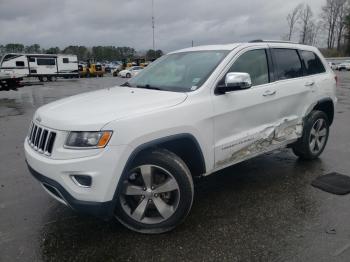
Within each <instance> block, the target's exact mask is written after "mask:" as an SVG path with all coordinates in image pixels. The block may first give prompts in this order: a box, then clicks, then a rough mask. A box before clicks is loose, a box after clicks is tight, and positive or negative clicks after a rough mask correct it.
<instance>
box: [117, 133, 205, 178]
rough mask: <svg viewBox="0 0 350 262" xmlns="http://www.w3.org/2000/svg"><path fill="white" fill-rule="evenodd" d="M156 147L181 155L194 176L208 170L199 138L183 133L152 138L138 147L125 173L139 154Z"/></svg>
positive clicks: (127, 163) (133, 152)
mask: <svg viewBox="0 0 350 262" xmlns="http://www.w3.org/2000/svg"><path fill="white" fill-rule="evenodd" d="M155 148H165V149H167V150H169V151H171V152H173V153H174V154H176V155H177V156H179V157H180V158H181V159H182V160H183V161H184V162H185V163H186V165H187V166H188V168H189V169H190V171H191V174H192V175H193V176H199V175H202V174H204V173H205V172H206V165H205V159H204V155H203V152H202V149H201V147H200V145H199V143H198V141H197V139H196V138H195V137H194V136H193V135H192V134H189V133H182V134H176V135H170V136H166V137H162V138H158V139H155V140H151V141H148V142H146V143H143V144H141V145H139V146H138V147H136V148H135V149H134V150H133V151H132V153H131V154H130V156H129V158H128V160H127V162H126V165H125V167H124V170H123V173H124V172H125V171H126V170H128V169H129V168H130V165H131V164H132V162H133V161H134V160H135V159H136V158H137V156H139V155H140V154H142V153H144V152H146V151H148V150H151V149H155Z"/></svg>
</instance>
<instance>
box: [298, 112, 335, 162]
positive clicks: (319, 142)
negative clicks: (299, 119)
mask: <svg viewBox="0 0 350 262" xmlns="http://www.w3.org/2000/svg"><path fill="white" fill-rule="evenodd" d="M328 135H329V120H328V118H327V115H326V114H325V113H324V112H322V111H312V112H311V113H310V114H309V116H308V117H307V118H306V119H305V122H304V130H303V136H302V137H301V138H300V139H299V140H298V141H297V142H296V143H295V145H294V146H293V152H294V154H295V155H297V156H298V157H300V158H302V159H305V160H312V159H315V158H317V157H319V156H320V155H321V154H322V152H323V150H324V148H325V147H326V144H327V140H328Z"/></svg>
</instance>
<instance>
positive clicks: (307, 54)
mask: <svg viewBox="0 0 350 262" xmlns="http://www.w3.org/2000/svg"><path fill="white" fill-rule="evenodd" d="M300 53H301V57H302V58H303V60H304V64H305V70H306V74H307V75H314V74H320V73H324V72H326V69H325V68H324V66H323V64H322V62H321V59H320V58H319V57H318V56H317V55H316V54H315V53H314V52H311V51H300Z"/></svg>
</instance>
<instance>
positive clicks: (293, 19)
mask: <svg viewBox="0 0 350 262" xmlns="http://www.w3.org/2000/svg"><path fill="white" fill-rule="evenodd" d="M302 8H303V4H298V5H297V6H296V7H295V8H294V9H293V10H292V12H291V13H289V14H288V15H287V18H286V19H287V23H288V26H289V32H288V35H287V40H288V41H290V40H291V39H292V36H293V31H294V28H295V25H296V24H297V22H298V20H299V18H300V11H301V9H302Z"/></svg>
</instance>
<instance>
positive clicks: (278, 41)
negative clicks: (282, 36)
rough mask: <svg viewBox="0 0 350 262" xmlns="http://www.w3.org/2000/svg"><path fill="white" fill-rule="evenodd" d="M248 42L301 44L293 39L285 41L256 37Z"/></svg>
mask: <svg viewBox="0 0 350 262" xmlns="http://www.w3.org/2000/svg"><path fill="white" fill-rule="evenodd" d="M248 43H286V44H299V43H297V42H292V41H283V40H262V39H255V40H251V41H249V42H248Z"/></svg>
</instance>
